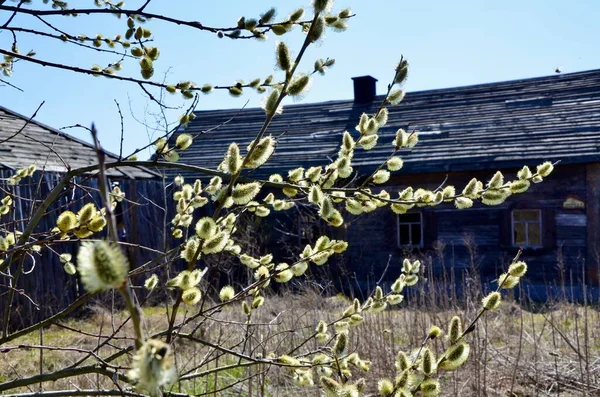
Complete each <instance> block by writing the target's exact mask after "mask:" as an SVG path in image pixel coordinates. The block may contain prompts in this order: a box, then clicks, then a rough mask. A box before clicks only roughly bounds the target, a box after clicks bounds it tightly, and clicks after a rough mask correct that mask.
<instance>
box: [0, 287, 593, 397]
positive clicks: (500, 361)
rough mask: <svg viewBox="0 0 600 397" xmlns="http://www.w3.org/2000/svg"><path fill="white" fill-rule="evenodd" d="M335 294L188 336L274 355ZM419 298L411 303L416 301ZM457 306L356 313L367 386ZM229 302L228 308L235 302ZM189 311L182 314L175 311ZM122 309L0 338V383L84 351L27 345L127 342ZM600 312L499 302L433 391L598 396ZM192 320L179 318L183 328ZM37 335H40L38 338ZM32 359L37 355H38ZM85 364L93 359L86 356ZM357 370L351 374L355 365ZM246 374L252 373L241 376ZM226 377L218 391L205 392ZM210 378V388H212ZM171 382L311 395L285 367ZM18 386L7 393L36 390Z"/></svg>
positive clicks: (237, 314)
mask: <svg viewBox="0 0 600 397" xmlns="http://www.w3.org/2000/svg"><path fill="white" fill-rule="evenodd" d="M348 302H349V301H348V300H347V299H345V298H342V297H334V298H322V297H321V296H319V295H318V294H317V293H315V292H314V291H308V292H305V293H302V294H296V295H293V296H291V295H289V294H285V296H282V295H280V296H274V297H272V298H271V299H268V300H267V303H266V304H265V306H263V307H262V308H261V309H259V310H258V311H257V312H256V316H254V317H253V320H252V322H253V323H254V324H256V325H252V326H250V327H247V326H246V324H245V316H243V315H242V313H241V310H234V309H229V310H224V311H222V312H220V313H218V314H216V318H217V319H218V321H210V322H207V323H206V324H204V325H201V326H200V327H199V328H198V329H197V330H196V333H195V334H194V335H196V336H198V337H200V338H201V339H203V340H206V341H210V342H213V343H219V344H220V345H224V346H238V347H239V343H243V342H242V341H243V340H244V339H245V335H248V336H249V337H248V338H247V341H248V342H247V345H246V346H245V348H244V351H246V352H247V353H249V354H252V355H254V356H255V355H256V354H258V353H260V354H263V356H266V355H268V354H269V353H275V354H276V355H280V354H283V353H288V352H289V351H290V349H292V348H293V347H295V346H297V345H298V344H299V343H301V341H302V340H304V338H305V337H306V335H309V334H310V333H312V331H313V329H314V327H315V325H316V323H317V321H318V320H319V319H325V320H333V319H335V318H336V316H337V315H339V313H340V312H341V311H342V310H343V309H344V308H345V307H346V306H347V305H348ZM422 303H423V302H421V304H422ZM463 306H464V307H463V308H462V309H458V308H454V309H441V308H439V307H428V308H427V310H424V308H423V306H422V305H421V306H420V307H419V308H417V307H414V306H412V305H408V306H405V307H404V308H402V309H400V310H388V311H385V312H383V313H379V314H372V315H367V316H366V321H365V322H364V323H363V324H361V325H360V326H359V327H357V328H355V329H354V331H353V332H352V335H353V337H352V346H353V348H354V349H355V350H356V351H357V352H359V353H360V355H361V356H362V357H364V358H368V359H371V360H372V361H373V366H372V369H371V371H370V372H369V373H362V374H360V376H364V377H366V378H367V379H369V380H371V381H372V382H371V384H375V382H376V380H377V379H379V378H380V377H393V375H394V374H393V363H394V356H395V354H396V352H397V351H398V350H405V351H410V350H411V349H413V348H416V347H418V346H419V345H420V343H421V341H422V339H423V336H424V335H425V333H426V332H427V330H428V329H429V327H430V326H431V325H433V324H436V325H440V326H442V328H445V326H446V325H447V324H448V322H449V320H450V318H451V317H452V316H453V315H454V314H459V315H460V316H461V317H462V318H464V319H465V320H468V319H470V318H472V317H473V316H474V315H475V313H476V312H475V310H476V305H475V304H473V305H469V304H466V305H463ZM235 309H237V306H236V307H235ZM187 315H190V313H182V314H181V316H182V317H181V318H182V319H183V318H184V317H185V316H187ZM126 318H127V316H126V314H124V313H122V312H118V313H115V314H114V315H113V316H111V314H110V312H109V311H107V310H106V309H100V308H97V309H96V310H95V313H94V314H93V315H92V316H90V317H89V318H86V319H83V320H82V319H71V320H69V321H67V322H65V323H63V324H62V325H53V326H51V327H50V328H48V329H45V330H43V332H42V333H33V334H30V335H28V336H26V337H23V338H21V339H18V340H16V341H13V343H11V346H12V347H15V349H12V348H10V346H3V348H4V352H3V353H2V354H0V381H7V380H11V379H15V378H19V377H27V376H32V375H36V374H39V373H40V362H41V367H42V370H43V372H44V373H47V372H51V371H54V370H57V369H59V368H64V367H68V366H70V365H73V364H74V363H76V362H77V361H78V360H80V359H82V358H84V357H85V356H86V353H84V352H78V351H72V350H67V351H66V350H51V351H49V350H44V351H43V354H42V355H41V356H40V349H38V348H35V347H29V348H16V347H18V346H35V345H44V346H54V347H59V348H77V349H84V350H93V349H96V348H97V347H98V346H99V345H100V344H101V343H102V342H104V341H106V339H107V337H108V336H110V335H112V334H114V336H115V337H116V338H114V339H113V340H112V341H111V342H110V344H107V345H105V346H103V347H101V348H100V349H98V352H97V353H98V355H99V356H100V357H103V358H106V357H108V356H109V355H111V354H113V353H115V352H117V351H119V349H121V348H123V347H126V346H128V345H130V344H131V339H129V336H130V335H132V332H131V330H130V329H129V327H128V325H127V324H126V325H125V326H123V328H122V329H121V330H118V328H119V327H121V325H122V324H123V322H124V320H125V319H126ZM598 324H600V314H599V313H598V311H596V310H594V309H592V308H590V307H582V306H577V305H566V304H565V305H559V306H556V307H554V308H553V309H552V310H548V311H546V312H537V313H536V312H530V311H527V310H524V309H522V308H521V307H520V306H518V305H516V304H513V303H506V304H504V305H503V307H502V308H501V309H500V310H499V311H497V312H494V313H490V314H488V315H487V316H486V317H484V319H483V320H482V321H481V322H480V323H479V325H478V327H477V328H476V330H475V331H474V332H473V333H472V334H470V335H469V336H468V339H469V342H470V343H471V346H472V353H471V357H470V360H469V362H468V364H467V365H466V366H465V367H464V368H462V369H460V370H459V371H458V372H456V373H453V374H443V375H442V377H441V379H442V382H443V390H444V393H443V395H464V396H547V395H551V396H559V395H560V396H565V397H566V396H595V395H600V329H599V328H598V326H597V325H598ZM167 325H168V320H167V316H166V315H165V308H146V309H145V326H146V330H147V332H148V334H153V333H155V332H159V331H161V330H164V329H166V327H167ZM196 325H197V322H194V323H193V324H189V325H188V326H186V327H185V328H184V329H183V330H182V332H184V333H189V332H192V330H193V329H194V328H196ZM40 338H41V339H40ZM433 346H435V347H436V348H437V349H438V351H441V349H442V348H443V347H444V346H446V342H445V340H443V338H442V339H440V340H435V341H434V343H433ZM174 347H175V351H176V360H177V366H178V371H179V373H180V374H182V375H185V374H189V373H190V371H192V373H194V371H196V372H198V371H205V370H210V369H212V368H215V367H217V366H223V365H230V364H235V363H236V362H238V361H237V360H238V359H237V358H236V357H233V356H231V355H227V354H225V355H220V354H217V353H218V352H217V351H215V350H214V349H212V348H210V347H208V346H206V345H202V344H199V343H191V342H190V341H189V340H185V339H183V338H178V339H175V343H174ZM316 348H317V345H315V344H313V342H310V343H309V344H308V345H306V346H303V348H302V349H300V350H299V351H311V350H314V349H316ZM130 358H131V357H128V356H127V355H124V356H122V357H120V358H118V359H116V360H114V361H113V362H112V364H113V365H116V366H118V367H119V370H121V371H125V370H126V367H127V365H128V364H129V362H130ZM40 359H41V361H40ZM86 362H88V363H90V364H91V363H93V362H95V359H93V358H88V359H87V361H86ZM357 375H358V373H357ZM248 377H252V380H248V379H247V378H248ZM229 385H233V386H232V388H231V389H230V390H229V391H228V392H225V391H222V392H217V393H214V391H215V390H219V389H221V388H224V387H227V386H229ZM215 386H216V387H215ZM43 387H44V389H45V390H50V389H56V390H59V389H73V388H74V387H77V388H81V389H91V388H97V387H112V388H114V385H112V384H111V381H110V380H107V379H106V378H105V377H103V376H100V375H81V376H77V377H73V378H68V379H61V380H58V381H56V382H53V383H45V384H44V386H43ZM176 389H177V390H178V391H181V392H185V393H194V394H203V393H206V394H211V395H213V394H214V395H252V396H256V395H269V396H278V395H279V396H285V395H291V394H292V393H293V394H296V395H315V396H316V395H319V394H318V392H315V391H311V392H307V391H306V390H305V389H297V388H296V387H295V386H293V384H292V382H291V379H290V376H289V373H288V372H287V371H285V370H280V369H277V368H274V367H267V366H266V365H265V364H258V365H254V366H250V367H245V368H234V369H228V370H224V371H220V372H217V373H211V374H210V375H206V376H202V377H198V378H194V379H192V380H189V381H185V382H180V383H179V384H178V385H177V386H176ZM36 390H38V387H37V385H36V387H35V388H32V390H29V389H27V388H20V389H18V390H13V391H11V392H12V393H16V392H17V391H21V392H26V391H36Z"/></svg>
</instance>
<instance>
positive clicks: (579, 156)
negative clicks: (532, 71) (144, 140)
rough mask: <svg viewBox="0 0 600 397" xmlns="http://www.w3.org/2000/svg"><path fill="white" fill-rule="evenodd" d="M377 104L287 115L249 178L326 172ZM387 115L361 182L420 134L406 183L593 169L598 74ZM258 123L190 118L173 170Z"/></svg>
mask: <svg viewBox="0 0 600 397" xmlns="http://www.w3.org/2000/svg"><path fill="white" fill-rule="evenodd" d="M382 99H383V97H382V96H378V97H375V100H374V101H373V102H372V103H368V104H357V103H355V101H354V100H343V101H331V102H321V103H307V104H298V105H288V106H286V107H285V108H284V112H283V114H282V115H280V116H277V117H275V119H274V121H273V123H272V124H271V127H270V128H269V133H271V134H272V135H273V136H275V137H277V136H280V135H281V134H283V136H281V138H280V139H279V140H278V146H277V150H276V152H275V154H274V155H273V157H272V158H271V160H270V161H269V162H268V163H267V164H265V165H264V166H263V167H261V168H260V169H259V170H258V171H257V173H256V174H255V175H257V176H263V177H264V176H266V175H268V174H271V173H274V172H280V173H281V172H285V171H286V170H287V169H289V168H292V167H297V166H299V165H302V166H304V167H309V166H313V165H323V164H326V163H327V162H328V159H331V158H334V157H335V156H336V153H337V151H338V148H339V144H340V141H341V135H342V133H343V132H344V131H345V130H348V131H350V132H351V133H353V134H356V131H355V129H354V127H355V126H356V124H357V121H358V118H359V117H360V115H361V113H363V112H367V113H374V112H375V111H376V109H377V107H378V106H379V104H380V103H381V100H382ZM389 110H390V114H389V121H388V124H387V125H386V126H385V127H383V128H382V129H381V130H380V139H379V145H378V146H377V147H376V148H374V149H372V150H370V151H368V152H365V151H363V150H361V149H357V150H356V151H355V161H356V163H355V169H357V170H359V172H362V173H366V172H369V171H371V170H372V169H374V167H376V166H377V165H379V164H380V163H381V162H382V161H384V160H385V159H386V158H387V157H388V156H389V155H390V153H391V150H392V143H391V142H392V140H393V138H394V135H395V132H396V130H397V129H398V128H404V129H407V130H409V131H412V130H414V129H416V130H419V131H420V142H419V145H417V146H416V147H415V148H414V149H412V150H411V151H410V153H409V151H408V150H406V151H403V152H401V153H400V155H402V156H403V158H404V160H405V165H404V168H403V170H402V172H404V173H428V172H434V171H436V172H439V171H463V170H472V169H488V168H510V167H517V166H520V165H523V164H530V165H536V164H537V163H538V162H539V161H542V160H552V161H554V160H561V162H562V163H584V162H596V161H600V70H593V71H588V72H580V73H572V74H561V75H554V76H550V77H541V78H533V79H522V80H514V81H507V82H500V83H490V84H481V85H474V86H468V87H458V88H449V89H440V90H429V91H420V92H411V93H408V94H407V95H406V97H405V99H404V101H403V102H402V103H401V104H400V105H398V106H394V107H390V109H389ZM264 119H265V115H264V111H263V110H262V109H259V108H254V109H243V110H239V109H231V110H209V111H197V112H196V118H195V119H194V120H193V121H192V122H191V123H190V124H189V126H188V127H187V129H186V132H188V133H192V134H201V135H200V136H199V137H198V138H196V140H195V141H194V144H193V146H192V147H190V148H189V149H187V150H186V151H185V152H183V153H182V156H181V160H180V161H181V162H184V163H189V164H193V165H198V166H205V167H213V168H214V167H216V166H217V165H218V163H219V162H220V161H221V159H222V157H223V155H224V154H225V152H226V149H227V146H228V144H229V143H230V142H232V141H235V142H238V143H239V144H240V147H243V148H245V147H246V145H247V144H248V142H249V141H250V140H251V139H252V138H253V137H254V136H255V134H256V133H257V131H259V130H260V127H261V125H262V124H263V121H264ZM217 126H220V127H218V128H216V129H213V128H215V127H217ZM211 129H213V130H211ZM208 130H210V131H209V132H206V133H203V131H208ZM174 138H175V137H173V139H174Z"/></svg>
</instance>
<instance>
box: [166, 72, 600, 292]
mask: <svg viewBox="0 0 600 397" xmlns="http://www.w3.org/2000/svg"><path fill="white" fill-rule="evenodd" d="M382 100H383V97H382V96H377V97H375V99H374V101H373V102H372V103H366V104H363V103H357V102H355V101H354V100H352V99H350V100H337V101H328V102H320V103H305V104H291V105H286V106H284V112H283V114H281V115H278V116H277V117H275V118H274V119H273V122H272V123H271V125H270V127H269V133H270V134H272V135H273V136H275V137H278V142H277V148H276V151H275V153H274V155H273V156H272V157H271V159H270V160H269V162H267V163H266V164H265V165H263V166H261V167H260V168H259V169H258V170H256V171H254V172H253V173H252V176H253V177H256V178H265V179H266V178H267V177H268V176H269V175H271V174H273V173H280V174H282V175H283V176H284V177H285V176H286V175H287V171H288V170H289V169H291V168H296V167H298V166H303V167H305V168H306V167H311V166H324V165H327V164H329V163H330V162H331V161H333V160H334V159H335V158H336V156H337V152H338V150H339V146H340V142H341V138H342V134H343V133H344V131H346V130H347V131H349V132H350V133H351V134H353V136H354V137H357V132H356V131H355V126H356V124H357V122H358V119H359V117H360V115H361V114H362V113H363V112H365V113H367V114H373V113H374V112H375V111H376V110H377V108H378V107H379V105H380V103H381V101H382ZM264 120H265V114H264V111H263V110H262V109H260V108H245V109H242V110H240V109H225V110H200V109H198V110H197V111H196V118H195V119H194V120H192V121H191V122H190V124H189V125H188V126H187V128H186V129H185V132H187V133H191V134H194V135H195V140H194V144H193V145H192V146H191V147H190V148H189V149H187V150H186V151H184V152H182V153H181V159H180V161H181V162H182V163H189V164H193V165H198V166H203V167H210V168H215V167H217V165H218V164H219V163H220V162H221V160H222V158H223V156H224V154H225V153H226V150H227V147H228V145H229V144H230V143H231V142H232V141H234V142H237V143H238V144H239V146H240V148H242V154H244V149H245V148H246V146H247V145H248V143H249V142H250V141H251V140H252V139H253V138H254V137H255V135H256V133H257V132H258V131H260V129H261V126H262V125H263V122H264ZM398 128H404V129H406V130H408V131H413V130H418V131H419V144H418V145H417V146H416V147H415V148H413V149H410V150H408V149H402V150H400V151H399V152H398V154H399V155H400V156H401V157H402V158H403V160H404V167H403V168H402V170H401V171H400V172H399V173H397V175H398V176H394V177H393V178H392V179H391V181H390V182H389V186H387V187H386V189H388V190H389V191H395V190H397V189H400V188H402V187H403V186H407V185H413V186H417V187H420V186H422V187H426V188H430V189H434V188H437V187H438V186H439V184H440V183H441V182H442V181H443V180H444V179H445V177H446V175H448V177H449V183H451V184H454V185H456V186H457V187H460V188H462V187H463V186H464V185H465V184H466V183H467V181H468V180H469V179H470V177H472V176H475V177H477V178H479V179H481V180H488V179H489V178H490V177H491V176H492V175H493V173H494V172H495V171H496V170H497V169H501V170H503V171H505V172H506V173H507V175H508V174H511V173H512V175H514V174H515V173H516V171H517V170H518V168H517V167H519V168H520V167H521V166H523V165H528V166H530V167H531V168H532V169H535V166H536V165H538V164H540V163H542V162H543V161H546V160H549V161H560V164H559V165H558V166H557V168H556V172H555V173H554V174H553V175H551V176H550V177H549V178H547V181H544V183H541V184H537V185H533V186H532V187H531V189H530V191H529V192H527V193H526V194H523V195H516V196H514V197H511V198H510V199H509V200H508V201H507V202H506V203H504V204H503V205H501V206H499V207H485V206H483V205H481V204H476V205H475V207H474V208H472V209H469V210H465V211H461V212H458V211H456V210H455V209H453V208H452V206H451V205H449V204H445V205H442V206H440V207H436V208H424V209H423V219H424V222H425V224H426V225H427V226H426V231H427V233H425V236H424V237H425V246H424V248H422V249H417V250H415V251H413V252H412V253H411V254H414V255H421V256H423V257H424V258H425V259H426V260H427V261H428V263H429V265H428V266H429V269H430V271H431V274H432V276H433V277H437V276H438V275H440V274H441V275H442V276H443V275H445V274H446V272H447V271H448V270H452V271H458V272H463V273H464V272H467V271H469V272H472V271H473V269H476V270H477V273H478V274H479V275H481V276H482V278H483V279H484V280H485V281H491V280H493V279H494V278H495V277H497V275H498V274H499V273H500V272H501V271H503V270H504V269H506V266H507V265H508V263H509V262H510V259H511V258H512V257H513V256H514V255H515V254H516V251H517V247H513V246H512V244H511V241H512V237H511V233H512V229H511V211H512V210H513V209H538V210H540V214H541V221H542V227H543V235H542V241H543V247H540V248H537V249H526V250H525V251H524V252H523V255H522V258H523V259H525V260H526V261H528V262H529V264H530V270H529V274H528V278H527V280H529V281H528V282H529V284H531V285H538V286H542V287H544V286H551V285H555V284H556V285H558V284H560V283H565V282H568V283H570V284H571V285H573V286H578V285H580V284H581V282H582V281H586V282H592V283H596V285H598V284H600V277H599V276H598V269H599V268H600V265H599V264H598V263H599V262H600V260H599V258H600V215H599V213H600V166H599V164H600V70H591V71H586V72H578V73H570V74H560V75H553V76H548V77H540V78H533V79H521V80H514V81H506V82H499V83H489V84H480V85H475V86H468V87H457V88H448V89H440V90H429V91H420V92H410V93H407V94H406V97H405V99H404V101H403V102H402V103H401V104H400V105H398V106H393V107H390V108H389V117H388V123H387V124H386V125H385V126H384V127H382V128H381V129H380V130H379V145H378V146H376V147H375V148H373V149H372V150H370V151H364V150H362V149H360V148H357V149H356V150H355V152H354V162H353V167H354V170H355V171H356V177H357V178H358V179H360V178H362V177H364V176H365V175H369V174H370V173H371V172H373V170H374V169H376V167H378V166H379V165H380V164H381V163H382V162H384V161H385V160H386V159H387V158H388V157H389V156H390V154H391V152H392V150H393V146H392V141H393V139H394V137H395V134H396V131H397V129H398ZM177 135H178V134H177V133H176V134H174V136H172V137H171V140H172V141H173V142H171V145H173V144H174V140H175V139H177ZM165 172H166V173H167V175H168V176H170V177H172V176H174V175H175V174H177V172H174V171H170V170H166V171H165ZM182 174H183V175H184V176H185V177H187V178H198V177H200V175H195V174H194V173H191V172H182ZM570 197H571V198H573V197H574V198H576V199H577V200H581V201H583V202H585V208H563V203H564V202H565V200H567V199H569V198H570ZM286 216H288V215H286ZM343 230H344V231H345V232H346V233H347V237H348V240H349V242H350V245H351V249H350V252H349V253H348V254H347V255H346V256H345V257H344V259H343V262H344V266H345V267H346V268H347V269H350V270H349V271H350V273H351V274H354V275H356V278H357V279H360V280H362V281H360V282H363V281H364V282H367V281H368V282H371V281H373V280H377V279H378V278H379V277H381V274H382V273H383V271H384V269H386V265H387V263H388V258H390V255H391V258H392V259H391V260H392V262H391V269H390V268H388V271H387V274H386V277H395V276H396V275H397V272H398V271H399V268H398V266H399V263H400V262H401V259H402V255H403V254H404V252H403V250H402V249H399V248H398V247H397V241H396V239H397V224H396V218H395V215H393V214H392V213H391V212H390V211H387V212H386V211H385V210H384V211H377V212H375V213H372V214H366V215H362V216H361V217H354V216H352V215H347V219H346V225H345V226H344V228H343ZM288 237H290V238H292V239H293V236H288ZM466 242H468V243H466ZM265 244H272V245H270V246H269V248H277V247H276V243H274V242H273V241H268V242H265ZM341 271H342V270H340V272H341ZM459 279H460V278H457V280H459ZM539 296H542V295H539ZM542 299H543V296H542Z"/></svg>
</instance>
